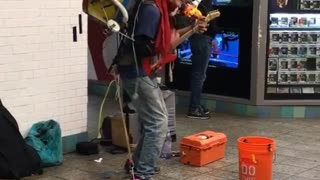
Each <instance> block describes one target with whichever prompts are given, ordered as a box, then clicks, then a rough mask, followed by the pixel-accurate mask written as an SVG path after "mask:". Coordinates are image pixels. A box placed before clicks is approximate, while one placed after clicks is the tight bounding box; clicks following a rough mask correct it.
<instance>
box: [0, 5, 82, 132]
mask: <svg viewBox="0 0 320 180" xmlns="http://www.w3.org/2000/svg"><path fill="white" fill-rule="evenodd" d="M0 2H1V6H0V98H1V99H2V101H3V103H4V105H5V106H6V107H7V108H8V109H9V111H10V112H11V113H12V114H13V115H14V116H15V118H16V119H17V121H18V123H19V126H20V131H21V133H22V134H23V135H26V133H27V132H28V130H29V128H30V127H31V126H32V125H33V124H34V123H36V122H39V121H43V120H49V119H54V120H56V121H58V122H59V123H60V125H61V128H62V132H63V136H67V135H72V134H77V133H81V132H84V131H86V128H87V101H88V99H87V74H88V70H87V69H88V68H87V66H88V60H87V58H88V54H87V53H88V52H87V48H88V47H87V28H86V27H87V22H86V19H87V18H86V15H85V14H84V13H82V1H81V0H0ZM79 14H82V20H83V34H79V33H78V42H73V35H72V27H73V26H77V30H78V31H79V27H78V15H79Z"/></svg>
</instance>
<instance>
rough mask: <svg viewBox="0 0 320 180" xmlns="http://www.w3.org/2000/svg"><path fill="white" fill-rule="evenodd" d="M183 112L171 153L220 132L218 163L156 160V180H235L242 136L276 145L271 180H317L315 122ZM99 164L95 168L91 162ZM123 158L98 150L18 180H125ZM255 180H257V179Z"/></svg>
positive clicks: (319, 122)
mask: <svg viewBox="0 0 320 180" xmlns="http://www.w3.org/2000/svg"><path fill="white" fill-rule="evenodd" d="M101 101H102V97H99V96H90V97H89V105H88V108H89V112H88V119H89V120H88V131H89V135H90V136H91V137H95V136H96V125H97V124H96V123H97V119H98V112H99V107H100V103H101ZM110 101H111V102H112V100H109V101H107V103H106V106H105V108H104V109H105V112H103V114H110V113H112V112H116V111H118V108H117V107H118V106H116V105H115V103H110ZM185 112H186V109H183V108H182V109H177V135H178V140H177V142H176V143H174V147H173V150H178V149H177V148H178V147H179V144H178V143H179V138H181V137H183V136H186V135H191V134H194V133H197V132H201V131H204V130H212V131H217V132H223V133H225V134H226V135H227V138H228V142H227V145H226V155H225V158H224V159H221V160H219V161H216V162H214V163H211V164H209V165H207V166H204V167H201V168H198V167H192V166H187V165H183V164H181V163H180V162H179V158H172V159H169V160H163V159H162V160H161V161H160V162H159V165H160V168H161V171H160V174H159V175H157V176H155V179H157V180H170V179H173V180H179V179H181V180H184V179H188V180H238V149H237V139H238V138H239V137H242V136H250V135H257V136H266V137H271V138H274V139H275V141H276V158H275V161H274V166H273V179H274V180H319V179H320V119H308V120H306V119H257V118H248V117H237V116H230V115H227V114H217V113H214V112H213V113H212V118H211V119H209V120H195V119H188V118H186V117H185ZM99 158H103V160H102V161H101V162H100V163H97V162H95V161H94V160H97V159H99ZM125 160H126V154H119V155H112V154H109V153H108V152H106V150H105V149H104V148H103V147H102V148H101V149H100V153H99V154H97V155H92V156H80V155H77V154H76V153H69V154H66V155H65V156H64V163H63V165H61V166H57V167H51V168H46V169H45V170H44V174H43V175H41V176H35V177H31V178H24V179H30V180H34V179H43V180H51V179H52V180H53V179H57V180H59V179H64V180H67V179H70V180H98V179H104V175H105V172H110V171H112V172H116V173H117V174H119V175H118V176H114V178H112V179H123V178H124V179H128V178H125V177H126V175H125V173H124V172H123V170H122V167H123V164H124V162H125ZM257 180H259V179H257Z"/></svg>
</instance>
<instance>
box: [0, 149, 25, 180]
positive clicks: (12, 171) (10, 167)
mask: <svg viewBox="0 0 320 180" xmlns="http://www.w3.org/2000/svg"><path fill="white" fill-rule="evenodd" d="M0 156H2V157H3V159H4V160H5V161H6V162H7V164H8V169H9V172H10V173H11V174H12V176H13V177H14V178H15V179H16V180H20V179H21V178H20V176H19V173H17V170H16V169H14V168H12V165H11V163H10V161H9V160H8V158H7V157H6V156H5V155H4V153H3V152H1V151H0Z"/></svg>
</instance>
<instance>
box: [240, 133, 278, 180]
mask: <svg viewBox="0 0 320 180" xmlns="http://www.w3.org/2000/svg"><path fill="white" fill-rule="evenodd" d="M238 152H239V180H272V166H273V157H274V153H275V141H274V140H273V139H270V138H266V137H259V136H248V137H241V138H239V139H238Z"/></svg>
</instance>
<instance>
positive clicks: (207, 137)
mask: <svg viewBox="0 0 320 180" xmlns="http://www.w3.org/2000/svg"><path fill="white" fill-rule="evenodd" d="M200 136H205V137H206V139H201V140H207V139H209V138H212V136H209V135H206V134H199V135H198V137H200Z"/></svg>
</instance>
